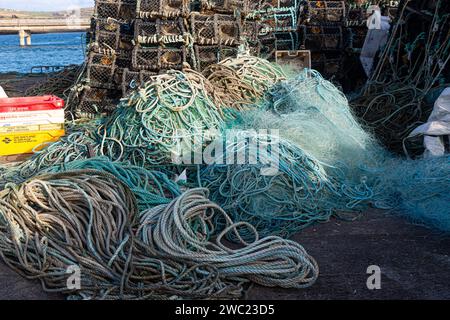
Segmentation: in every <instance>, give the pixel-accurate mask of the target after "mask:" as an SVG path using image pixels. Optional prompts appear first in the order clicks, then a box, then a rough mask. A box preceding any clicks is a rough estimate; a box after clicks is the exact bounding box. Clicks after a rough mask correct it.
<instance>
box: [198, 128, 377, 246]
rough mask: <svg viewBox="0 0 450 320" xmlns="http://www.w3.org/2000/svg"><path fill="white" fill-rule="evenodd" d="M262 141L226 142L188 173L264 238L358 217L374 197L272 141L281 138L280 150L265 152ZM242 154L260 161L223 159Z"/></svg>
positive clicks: (286, 144) (288, 146) (364, 187)
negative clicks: (342, 214) (342, 215)
mask: <svg viewBox="0 0 450 320" xmlns="http://www.w3.org/2000/svg"><path fill="white" fill-rule="evenodd" d="M249 134H251V133H249ZM259 139H260V137H259V136H258V135H254V136H250V141H251V140H252V141H253V142H252V143H247V142H234V141H225V142H224V143H225V145H226V148H225V149H224V152H223V155H220V158H219V157H218V158H217V159H216V161H215V163H217V164H214V165H209V166H202V167H199V168H198V170H197V172H196V174H192V176H191V177H190V181H191V183H192V184H193V185H195V186H201V187H205V188H208V189H209V190H210V191H211V199H212V200H213V201H215V202H217V203H218V204H219V205H221V206H222V207H223V208H224V209H225V210H226V211H228V212H230V214H232V217H233V219H234V220H236V221H246V222H249V223H250V224H251V225H253V226H254V227H255V228H256V229H257V230H258V231H259V232H260V233H261V234H262V235H264V236H266V235H274V234H276V235H280V236H283V237H288V236H290V235H292V234H293V233H295V232H298V231H300V230H303V229H304V228H306V227H308V226H310V225H312V224H314V223H317V222H327V221H329V219H330V217H331V216H332V215H338V214H339V213H340V211H346V212H350V213H352V215H353V216H356V215H358V213H359V210H360V209H361V208H364V207H365V205H366V204H367V203H368V202H369V201H370V200H371V197H372V190H371V189H370V188H369V187H368V186H367V184H366V182H365V181H360V182H358V183H350V182H347V180H346V179H345V177H343V174H341V175H340V176H338V173H337V172H336V174H335V176H329V175H328V174H327V173H326V171H327V169H326V166H327V165H326V164H324V163H321V162H319V161H318V160H316V159H315V158H314V157H313V156H311V155H309V154H307V153H305V152H304V151H303V150H302V149H300V148H299V147H297V146H296V145H294V144H292V143H290V142H289V141H286V140H283V139H281V140H279V138H277V137H269V138H268V140H269V141H277V145H278V148H279V150H278V151H274V150H272V152H268V153H266V154H265V152H264V151H263V152H260V150H259V146H260V145H261V143H266V144H267V143H268V142H267V141H258V140H259ZM264 140H266V138H264ZM255 141H256V142H255ZM242 154H246V155H256V157H255V159H256V160H257V161H253V160H255V159H253V160H251V159H250V158H248V159H247V158H246V159H245V163H244V162H241V164H235V162H233V164H228V163H226V162H224V161H223V159H222V157H223V158H225V159H230V158H231V159H238V157H240V156H241V155H242ZM221 163H223V164H221ZM335 170H336V171H338V170H337V169H335ZM251 236H252V235H251V234H250V235H245V236H244V239H247V238H248V237H251ZM231 240H233V241H235V240H236V239H234V238H233V239H231Z"/></svg>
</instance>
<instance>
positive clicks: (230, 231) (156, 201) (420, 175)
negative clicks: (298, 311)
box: [0, 57, 450, 299]
mask: <svg viewBox="0 0 450 320" xmlns="http://www.w3.org/2000/svg"><path fill="white" fill-rule="evenodd" d="M280 70H281V69H279V67H278V66H273V65H270V64H269V63H268V62H264V61H263V60H261V59H256V58H255V59H252V58H247V57H244V58H243V57H239V58H238V59H228V60H225V61H224V63H222V64H221V65H220V66H218V67H211V68H210V71H211V74H210V75H209V76H208V78H209V80H208V79H207V78H205V76H204V75H202V74H199V73H197V72H195V71H192V70H188V69H187V70H184V71H169V72H167V73H166V74H161V75H158V76H154V77H152V78H151V81H150V82H147V83H146V84H145V85H143V86H142V87H140V88H138V89H136V90H135V91H134V92H133V93H132V94H131V95H129V96H128V97H127V98H125V99H123V100H122V102H121V103H120V105H119V106H118V107H117V108H116V109H115V111H114V113H113V114H111V115H110V116H108V117H106V118H100V119H95V120H91V121H88V122H83V123H76V124H72V125H71V126H70V127H69V128H68V134H67V136H66V137H64V138H63V139H61V140H60V141H59V142H57V143H54V144H51V145H48V146H44V147H43V146H40V147H39V148H37V150H39V151H37V153H36V154H35V155H34V156H33V157H32V158H31V159H30V160H28V161H26V162H24V163H22V164H20V165H17V166H0V186H1V190H3V191H0V254H1V256H2V258H3V260H5V261H6V262H7V263H8V265H9V266H11V267H12V268H13V269H14V270H16V271H18V272H19V273H21V274H23V275H24V276H26V277H28V278H32V279H35V278H39V279H40V280H41V281H42V283H43V286H44V288H46V289H47V290H52V291H60V292H63V293H65V294H69V295H70V294H74V295H77V296H79V297H82V298H93V299H117V298H122V299H148V298H153V299H160V298H180V299H183V298H239V297H242V295H243V293H244V292H245V289H246V287H247V285H248V284H249V283H257V284H260V285H264V286H276V287H282V288H304V287H307V286H310V285H312V284H313V283H314V282H315V280H316V278H317V276H318V267H317V264H316V262H315V261H314V259H313V258H312V257H310V256H309V255H308V254H307V253H306V251H305V250H304V249H303V248H302V247H301V246H300V245H298V244H296V243H294V242H291V241H289V240H284V239H282V238H279V236H283V237H289V236H290V235H292V234H293V233H295V232H298V231H301V230H303V229H305V228H307V227H308V226H311V225H313V224H315V223H319V222H326V221H328V220H330V218H331V217H333V216H334V217H338V218H342V219H349V220H351V219H354V218H355V217H357V216H358V215H359V214H360V213H361V211H362V210H365V209H367V208H368V207H369V206H370V205H374V206H376V207H378V208H382V209H393V210H395V212H401V214H403V215H404V216H406V217H408V218H409V219H411V220H412V221H414V222H416V223H419V224H422V225H426V226H430V227H433V228H437V229H439V230H442V231H445V232H450V223H449V219H448V217H449V213H450V212H449V211H448V200H449V197H448V195H449V194H450V159H449V158H448V157H443V158H437V159H435V160H432V161H411V162H408V161H403V160H401V159H397V158H394V157H392V156H391V155H389V153H387V152H385V151H384V150H383V149H382V148H381V147H380V146H379V145H378V143H377V142H376V141H375V140H374V139H373V138H372V136H371V135H370V134H369V133H367V132H366V131H365V130H364V128H363V127H362V126H361V125H360V124H359V123H358V122H357V121H356V120H355V118H354V117H353V115H352V112H351V110H350V108H349V104H348V101H347V99H346V98H345V96H344V95H343V94H342V93H341V92H340V91H339V90H338V89H337V88H336V87H335V86H334V85H332V84H331V83H330V82H329V81H326V80H324V79H323V78H322V77H321V75H320V74H318V73H317V72H315V71H313V70H305V71H303V72H301V73H300V74H298V75H297V76H296V77H294V78H291V79H287V80H286V79H284V76H283V74H282V72H281V71H280ZM214 74H215V75H214ZM218 75H223V76H224V77H223V81H221V80H220V76H218ZM228 75H230V77H231V78H233V79H234V80H233V81H232V82H228V80H230V79H231V78H227V77H228ZM234 81H236V84H237V85H234ZM216 86H217V89H216ZM227 99H228V101H227ZM230 109H232V110H233V111H232V112H231V111H230ZM230 115H232V117H230ZM196 148H198V149H196ZM197 151H200V156H201V157H200V159H196V158H195V156H198V153H197ZM193 156H194V159H193V160H192V157H193ZM180 158H181V160H182V161H180V162H178V161H177V162H175V159H177V160H180ZM186 159H188V161H185V160H186ZM197 160H199V161H200V162H199V163H198V162H197ZM184 171H186V172H187V174H186V182H184V181H183V179H178V180H181V181H183V183H178V182H174V181H175V180H176V178H181V176H182V175H183V172H184ZM180 173H181V175H180ZM260 236H261V237H263V238H260ZM229 241H231V242H234V243H235V244H233V245H230V243H229ZM236 244H237V245H236ZM236 248H237V249H236ZM70 266H79V267H80V268H81V273H82V275H83V277H82V283H81V289H80V290H70V289H68V288H67V283H66V280H67V274H66V271H67V268H68V267H70Z"/></svg>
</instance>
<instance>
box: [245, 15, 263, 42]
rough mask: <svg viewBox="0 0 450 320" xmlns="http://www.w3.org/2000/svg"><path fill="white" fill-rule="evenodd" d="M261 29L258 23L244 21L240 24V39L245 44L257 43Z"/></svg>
mask: <svg viewBox="0 0 450 320" xmlns="http://www.w3.org/2000/svg"><path fill="white" fill-rule="evenodd" d="M261 29H262V25H261V24H260V23H259V22H256V21H249V20H246V21H244V22H243V23H242V38H244V39H246V40H247V42H257V41H259V34H260V33H261Z"/></svg>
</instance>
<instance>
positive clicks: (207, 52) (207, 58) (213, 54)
mask: <svg viewBox="0 0 450 320" xmlns="http://www.w3.org/2000/svg"><path fill="white" fill-rule="evenodd" d="M194 51H195V57H194V61H192V63H191V65H192V66H194V68H195V69H196V70H197V71H199V72H202V71H203V70H204V69H206V68H207V67H209V66H210V65H212V64H216V63H219V62H220V61H222V60H224V59H227V58H232V57H237V54H238V49H237V48H236V47H231V46H224V45H214V46H199V45H195V46H194Z"/></svg>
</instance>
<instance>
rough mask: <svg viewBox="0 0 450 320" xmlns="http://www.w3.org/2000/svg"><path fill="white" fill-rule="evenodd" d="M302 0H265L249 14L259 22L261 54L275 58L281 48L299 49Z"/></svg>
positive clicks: (248, 16) (249, 16)
mask: <svg viewBox="0 0 450 320" xmlns="http://www.w3.org/2000/svg"><path fill="white" fill-rule="evenodd" d="M301 2H302V1H301V0H270V1H263V2H262V3H261V4H260V5H259V7H258V9H257V10H254V11H253V12H252V13H251V14H249V15H247V19H254V20H257V21H258V24H259V26H260V27H259V40H260V43H261V56H262V57H264V58H267V59H273V58H274V57H275V52H276V51H279V50H289V51H292V50H297V49H298V47H299V34H298V32H297V28H298V17H299V10H300V9H301V6H300V4H301Z"/></svg>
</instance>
